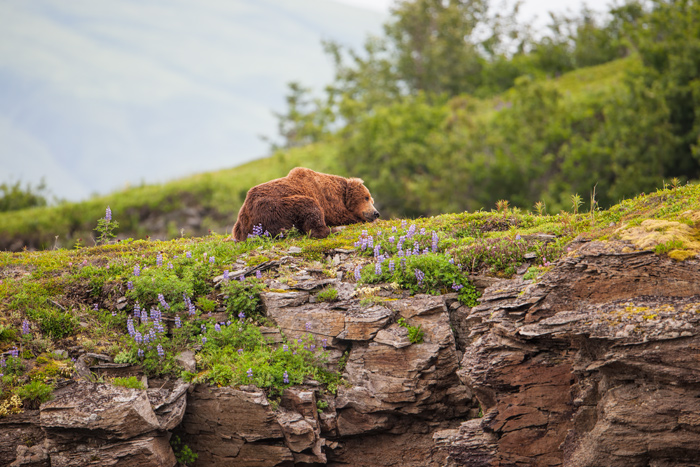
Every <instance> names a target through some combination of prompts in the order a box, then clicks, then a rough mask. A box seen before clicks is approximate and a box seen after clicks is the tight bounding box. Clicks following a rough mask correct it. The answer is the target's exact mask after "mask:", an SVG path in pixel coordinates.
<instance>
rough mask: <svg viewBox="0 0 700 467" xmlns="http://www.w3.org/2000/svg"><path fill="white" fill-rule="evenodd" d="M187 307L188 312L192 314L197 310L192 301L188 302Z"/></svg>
mask: <svg viewBox="0 0 700 467" xmlns="http://www.w3.org/2000/svg"><path fill="white" fill-rule="evenodd" d="M188 308H189V310H188V311H189V313H190V314H191V315H193V316H194V314H195V313H196V312H197V309H196V308H195V307H194V303H192V302H190V304H189V306H188Z"/></svg>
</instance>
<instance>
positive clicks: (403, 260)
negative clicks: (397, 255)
mask: <svg viewBox="0 0 700 467" xmlns="http://www.w3.org/2000/svg"><path fill="white" fill-rule="evenodd" d="M401 269H406V258H405V257H404V258H401Z"/></svg>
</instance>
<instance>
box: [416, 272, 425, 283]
mask: <svg viewBox="0 0 700 467" xmlns="http://www.w3.org/2000/svg"><path fill="white" fill-rule="evenodd" d="M413 273H414V274H415V276H416V280H417V281H418V285H423V279H425V273H424V272H423V271H421V270H420V269H416V270H415V271H413Z"/></svg>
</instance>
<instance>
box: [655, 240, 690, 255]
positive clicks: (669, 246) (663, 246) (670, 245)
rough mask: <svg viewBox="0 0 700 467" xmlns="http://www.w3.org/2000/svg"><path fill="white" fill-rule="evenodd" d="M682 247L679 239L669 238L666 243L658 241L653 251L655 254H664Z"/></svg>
mask: <svg viewBox="0 0 700 467" xmlns="http://www.w3.org/2000/svg"><path fill="white" fill-rule="evenodd" d="M683 248H684V245H683V242H682V241H681V240H669V241H668V242H666V243H660V244H658V245H656V246H655V247H654V253H656V254H657V255H665V254H668V253H669V252H671V251H673V250H682V249H683Z"/></svg>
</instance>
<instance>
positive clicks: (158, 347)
mask: <svg viewBox="0 0 700 467" xmlns="http://www.w3.org/2000/svg"><path fill="white" fill-rule="evenodd" d="M156 349H157V350H158V356H159V357H160V358H163V357H165V350H163V346H162V345H160V344H158V346H157V347H156Z"/></svg>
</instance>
